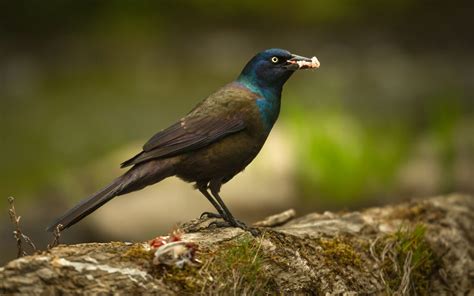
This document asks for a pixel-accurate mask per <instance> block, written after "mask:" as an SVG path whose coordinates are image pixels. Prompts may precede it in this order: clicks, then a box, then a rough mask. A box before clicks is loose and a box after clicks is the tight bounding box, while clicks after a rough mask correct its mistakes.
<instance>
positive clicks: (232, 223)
mask: <svg viewBox="0 0 474 296" xmlns="http://www.w3.org/2000/svg"><path fill="white" fill-rule="evenodd" d="M209 227H217V228H224V227H238V228H240V229H242V230H244V231H248V232H250V233H251V234H252V235H253V236H258V235H260V231H259V230H258V229H257V228H254V227H249V226H247V225H246V224H245V223H244V222H242V221H239V220H235V219H234V220H233V221H230V222H229V221H213V222H211V223H210V224H209Z"/></svg>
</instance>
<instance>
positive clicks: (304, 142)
mask: <svg viewBox="0 0 474 296" xmlns="http://www.w3.org/2000/svg"><path fill="white" fill-rule="evenodd" d="M472 3H473V2H471V1H464V2H463V1H457V2H456V3H454V2H453V3H447V2H446V1H438V0H435V1H421V0H412V1H410V0H387V1H383V2H380V1H374V0H369V1H355V0H340V1H333V0H322V1H310V0H307V1H291V2H288V1H248V0H243V1H235V0H232V1H210V0H202V1H196V0H195V1H47V2H45V1H21V0H20V1H18V0H17V1H1V2H0V141H1V145H0V164H1V172H0V174H1V178H0V197H1V199H0V210H1V212H3V214H2V215H0V217H1V219H2V220H1V221H2V224H1V226H0V239H1V242H2V244H1V249H0V254H2V255H1V256H0V261H1V262H4V261H5V260H7V259H9V258H12V256H14V253H15V245H14V241H13V239H12V238H11V227H12V226H11V224H10V223H9V221H8V216H7V202H6V199H7V197H8V196H14V197H15V198H16V207H17V211H18V212H19V213H20V214H21V215H22V216H23V218H22V223H23V228H24V231H25V232H27V233H29V234H31V236H32V238H33V240H34V241H36V242H37V244H38V245H39V247H41V248H44V246H45V244H46V242H47V241H48V240H49V236H48V235H46V234H45V233H44V232H43V229H44V228H45V226H46V225H47V224H48V223H49V222H50V221H51V220H52V219H53V218H54V217H55V216H57V215H59V214H61V213H62V212H63V211H65V210H66V209H67V208H69V207H70V206H72V205H73V204H74V203H75V202H77V201H78V200H79V199H81V198H83V197H84V196H87V195H88V194H90V193H92V192H94V191H96V190H97V189H99V188H100V187H101V186H103V185H105V184H106V183H107V182H108V181H110V180H111V179H112V178H114V177H115V176H117V175H118V174H119V173H120V170H119V169H118V164H119V163H120V162H121V161H123V160H125V159H127V158H128V157H130V156H132V155H133V154H134V153H135V152H137V151H139V149H140V147H141V144H142V143H143V142H145V141H146V140H147V139H148V138H149V137H151V136H152V135H153V134H154V133H155V132H157V131H158V130H160V129H162V128H165V127H166V126H168V125H169V124H171V123H173V121H174V120H175V119H177V118H179V117H180V116H182V115H183V114H185V113H187V112H188V111H189V110H190V109H191V108H192V107H193V106H194V105H195V104H196V103H197V102H199V101H200V100H201V99H203V98H205V97H206V95H208V94H210V93H211V92H212V91H214V90H216V89H217V88H219V87H220V86H222V85H223V84H225V83H227V82H229V81H231V80H233V79H234V78H235V77H236V76H237V75H238V74H239V73H240V70H241V69H242V67H243V66H244V65H245V63H246V62H247V61H248V59H250V58H251V57H252V56H253V55H254V54H255V53H256V52H258V51H261V50H263V49H266V48H269V47H281V48H285V49H288V50H290V51H292V52H294V53H297V54H300V55H305V56H313V55H316V56H317V57H318V58H319V60H320V61H321V68H320V69H319V70H317V71H306V72H300V73H296V74H295V75H294V77H292V79H290V81H289V82H288V83H287V84H286V86H285V89H284V93H283V106H282V112H281V117H280V119H279V122H278V123H277V125H276V127H275V131H274V132H272V134H271V136H270V139H269V141H268V143H267V144H266V145H265V147H264V149H263V151H262V154H263V155H262V156H259V158H257V159H256V161H255V164H254V165H253V166H251V167H249V168H248V169H247V170H246V171H245V172H244V174H243V175H246V176H243V177H238V178H243V179H238V178H236V179H235V180H233V181H231V182H230V183H232V184H229V185H226V186H224V189H223V190H224V191H223V196H224V198H225V199H227V198H226V196H228V199H229V202H230V207H231V208H232V209H234V212H235V214H236V215H237V216H239V217H242V219H243V220H245V221H248V222H251V221H254V220H257V219H259V218H262V217H263V216H264V215H267V214H271V213H274V212H276V211H278V210H282V209H286V208H288V207H294V208H296V209H297V210H298V212H299V213H300V214H302V213H305V212H309V211H324V210H349V209H357V208H361V207H367V206H371V205H379V204H384V203H388V202H397V201H400V200H404V199H408V198H413V197H423V196H429V195H436V194H443V193H447V192H454V191H459V192H466V193H474V117H473V113H474V102H473V100H474V98H473V93H474V92H473V90H474V55H473V54H472V52H473V49H474V34H472V28H473V23H472V16H471V14H472V11H473V9H474V5H473V4H472ZM170 182H173V181H170ZM160 186H161V189H160V188H158V189H156V190H162V191H146V190H145V193H139V194H135V195H132V196H130V197H129V196H125V197H120V198H119V199H120V201H113V202H111V203H110V204H107V205H106V206H105V208H106V209H101V210H100V211H99V212H97V213H95V214H94V215H93V216H94V217H91V218H88V219H86V220H85V221H83V223H81V224H79V225H78V226H75V227H74V228H71V230H70V231H68V232H67V233H66V234H65V235H64V240H63V241H64V242H84V241H92V240H95V241H107V240H111V239H117V240H130V239H135V240H145V239H148V238H150V237H151V236H153V235H156V234H159V233H160V232H166V231H167V230H169V229H171V228H172V227H173V225H175V223H176V222H178V221H184V220H186V219H189V218H192V217H197V216H198V215H199V214H200V213H201V212H202V211H204V210H208V209H210V208H208V205H207V203H206V201H205V199H204V198H201V197H198V196H199V195H196V194H195V193H193V191H192V189H191V186H190V185H187V184H184V183H179V182H176V183H165V184H164V185H161V184H160V185H156V186H155V187H160ZM228 186H229V187H228ZM226 187H228V188H230V189H226ZM147 190H148V189H147ZM150 190H153V189H150ZM180 190H181V191H180ZM183 190H184V191H183ZM226 190H227V191H226ZM140 194H148V195H152V197H150V199H148V198H146V197H141V195H140ZM178 196H181V197H183V198H182V199H179V198H181V197H178ZM260 196H261V198H260ZM165 197H166V199H164V198H165ZM178 199H179V201H178ZM198 199H199V201H197V200H198ZM249 200H250V201H249ZM254 200H261V201H262V202H261V203H260V204H258V202H257V201H255V202H256V203H255V204H253V203H252V202H253V201H254ZM152 202H153V203H154V204H150V203H152ZM193 202H195V203H198V204H194V205H192V206H190V203H193ZM114 205H117V207H115V206H114ZM134 206H135V207H136V211H135V208H133V207H134ZM145 209H146V210H147V211H148V212H147V213H148V214H147V215H148V216H147V215H146V214H144V211H145ZM145 212H146V211H145ZM109 214H110V215H109ZM165 216H166V217H165ZM150 217H151V218H150ZM145 225H148V226H145Z"/></svg>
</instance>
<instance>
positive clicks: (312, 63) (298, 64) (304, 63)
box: [285, 54, 321, 70]
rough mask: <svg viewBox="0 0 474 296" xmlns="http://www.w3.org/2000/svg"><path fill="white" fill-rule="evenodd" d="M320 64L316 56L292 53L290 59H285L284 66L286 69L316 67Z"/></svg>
mask: <svg viewBox="0 0 474 296" xmlns="http://www.w3.org/2000/svg"><path fill="white" fill-rule="evenodd" d="M320 65H321V64H320V63H319V61H318V58H316V57H312V58H305V57H302V56H299V55H295V54H292V55H291V59H289V60H287V61H286V64H285V67H286V68H287V69H288V70H300V69H316V68H319V66H320Z"/></svg>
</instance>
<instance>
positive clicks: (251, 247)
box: [155, 236, 271, 295]
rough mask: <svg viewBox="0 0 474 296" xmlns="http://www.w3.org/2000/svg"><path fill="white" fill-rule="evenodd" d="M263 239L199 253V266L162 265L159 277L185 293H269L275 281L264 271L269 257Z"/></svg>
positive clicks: (246, 239)
mask: <svg viewBox="0 0 474 296" xmlns="http://www.w3.org/2000/svg"><path fill="white" fill-rule="evenodd" d="M260 247H261V246H260V240H256V239H255V238H253V237H251V236H242V237H240V238H237V239H234V240H232V241H229V242H226V243H224V244H222V245H220V246H219V248H218V249H217V250H215V249H208V250H202V249H201V250H198V252H197V258H198V259H200V260H201V261H203V263H202V265H201V266H199V267H193V266H186V267H185V268H183V269H180V268H172V267H165V266H158V267H156V268H155V276H157V277H160V278H162V279H163V281H164V282H166V283H167V284H168V286H170V287H175V290H176V292H179V293H181V294H196V293H201V294H218V295H228V294H231V295H232V294H234V295H235V294H238V295H240V294H247V295H255V294H257V295H260V294H268V293H269V291H270V287H271V285H270V283H271V279H269V278H267V277H266V276H265V273H264V272H263V267H264V262H265V258H264V257H263V253H262V252H261V248H260Z"/></svg>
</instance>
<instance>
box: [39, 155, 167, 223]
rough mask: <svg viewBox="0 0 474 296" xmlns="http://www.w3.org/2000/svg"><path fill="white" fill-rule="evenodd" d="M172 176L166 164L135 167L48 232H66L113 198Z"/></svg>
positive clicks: (61, 219)
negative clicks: (56, 230)
mask: <svg viewBox="0 0 474 296" xmlns="http://www.w3.org/2000/svg"><path fill="white" fill-rule="evenodd" d="M171 175H173V172H172V165H170V164H169V163H166V162H160V163H158V161H150V162H147V163H144V164H141V165H138V166H135V167H133V168H131V169H130V170H129V171H127V172H126V173H125V174H123V175H122V176H120V177H118V178H117V179H115V180H114V181H113V182H112V183H111V184H109V185H108V186H107V187H105V188H103V189H102V190H100V191H98V192H96V193H95V194H93V195H92V196H90V197H88V198H86V199H84V200H82V201H81V202H79V204H77V205H76V206H75V207H73V208H72V209H70V210H69V211H67V212H66V213H65V214H64V215H62V216H61V217H59V218H58V219H56V220H55V221H54V222H53V223H52V224H51V225H50V226H48V228H46V230H47V231H54V230H55V229H56V228H57V227H58V226H59V225H61V226H60V227H59V230H64V229H66V228H68V227H70V226H72V225H74V224H76V223H77V222H79V221H80V220H82V219H83V218H85V217H86V216H88V215H89V214H91V213H92V212H94V211H95V210H97V209H98V208H100V207H101V206H102V205H104V204H105V203H106V202H108V201H110V200H111V199H112V198H114V197H116V196H118V195H122V194H125V193H129V192H132V191H136V190H139V189H142V188H144V187H146V186H148V185H151V184H154V183H157V182H159V181H161V180H163V179H164V178H166V177H169V176H171Z"/></svg>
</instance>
